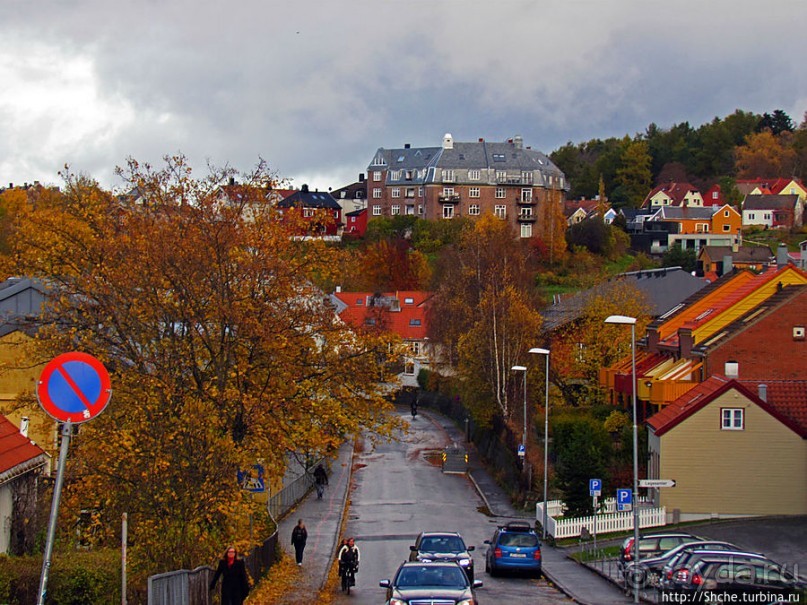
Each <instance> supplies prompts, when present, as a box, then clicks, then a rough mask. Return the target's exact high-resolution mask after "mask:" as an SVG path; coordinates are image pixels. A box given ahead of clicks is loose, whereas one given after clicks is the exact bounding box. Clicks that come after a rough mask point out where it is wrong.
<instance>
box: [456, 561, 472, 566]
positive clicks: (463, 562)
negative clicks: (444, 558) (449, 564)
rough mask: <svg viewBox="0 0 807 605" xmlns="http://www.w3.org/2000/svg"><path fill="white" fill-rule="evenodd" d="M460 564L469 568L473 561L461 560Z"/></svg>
mask: <svg viewBox="0 0 807 605" xmlns="http://www.w3.org/2000/svg"><path fill="white" fill-rule="evenodd" d="M459 564H460V565H462V566H463V567H468V566H469V565H470V564H471V560H470V559H460V560H459Z"/></svg>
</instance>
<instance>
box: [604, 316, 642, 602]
mask: <svg viewBox="0 0 807 605" xmlns="http://www.w3.org/2000/svg"><path fill="white" fill-rule="evenodd" d="M605 323H607V324H619V325H623V326H627V325H629V326H630V355H631V391H632V393H631V394H632V396H633V561H634V564H638V562H639V507H638V506H636V504H637V502H638V499H639V433H638V429H637V428H636V318H635V317H629V316H627V315H609V316H608V317H607V318H606V319H605ZM633 601H634V603H638V602H639V585H638V583H637V582H634V583H633Z"/></svg>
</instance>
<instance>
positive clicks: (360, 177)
mask: <svg viewBox="0 0 807 605" xmlns="http://www.w3.org/2000/svg"><path fill="white" fill-rule="evenodd" d="M359 182H360V183H363V182H364V173H363V172H360V173H359Z"/></svg>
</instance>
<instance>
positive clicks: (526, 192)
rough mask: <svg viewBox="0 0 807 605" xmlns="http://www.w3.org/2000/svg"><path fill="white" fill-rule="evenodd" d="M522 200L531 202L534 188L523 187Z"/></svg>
mask: <svg viewBox="0 0 807 605" xmlns="http://www.w3.org/2000/svg"><path fill="white" fill-rule="evenodd" d="M521 201H522V202H531V201H532V189H526V188H525V189H522V190H521Z"/></svg>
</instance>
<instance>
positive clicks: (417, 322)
mask: <svg viewBox="0 0 807 605" xmlns="http://www.w3.org/2000/svg"><path fill="white" fill-rule="evenodd" d="M409 325H410V326H419V325H420V320H419V319H417V318H414V319H410V320H409Z"/></svg>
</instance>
